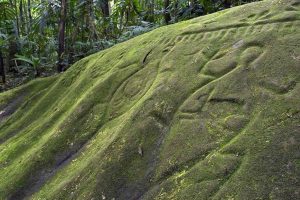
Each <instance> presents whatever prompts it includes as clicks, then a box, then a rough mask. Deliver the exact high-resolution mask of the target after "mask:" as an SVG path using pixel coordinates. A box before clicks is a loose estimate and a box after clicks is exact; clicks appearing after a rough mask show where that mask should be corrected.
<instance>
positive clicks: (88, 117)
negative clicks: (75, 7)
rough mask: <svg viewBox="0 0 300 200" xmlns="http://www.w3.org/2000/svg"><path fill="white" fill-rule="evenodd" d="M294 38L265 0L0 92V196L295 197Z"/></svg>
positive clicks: (295, 30)
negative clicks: (57, 73) (51, 75)
mask: <svg viewBox="0 0 300 200" xmlns="http://www.w3.org/2000/svg"><path fill="white" fill-rule="evenodd" d="M299 41H300V2H299V1H295V0H267V1H262V2H258V3H252V4H248V5H245V6H240V7H236V8H232V9H228V10H224V11H221V12H218V13H215V14H211V15H207V16H204V17H200V18H196V19H192V20H189V21H185V22H181V23H178V24H175V25H170V26H166V27H162V28H159V29H157V30H154V31H152V32H150V33H146V34H144V35H141V36H139V37H136V38H134V39H132V40H129V41H127V42H124V43H121V44H119V45H116V46H114V47H112V48H110V49H107V50H105V51H102V52H99V53H96V54H94V55H91V56H89V57H87V58H84V59H82V60H80V61H79V62H77V63H76V64H74V65H73V66H72V67H71V68H70V69H69V70H68V71H66V72H65V73H63V74H60V75H57V76H54V77H50V78H43V79H37V80H35V81H32V82H30V83H29V84H27V85H24V86H22V87H20V88H17V89H14V90H11V91H8V92H5V93H2V94H0V199H13V200H16V199H24V198H25V199H51V200H53V199H80V200H81V199H126V200H127V199H184V200H187V199H241V200H244V199H300V177H299V176H300V148H299V147H300V143H299V140H300V85H299V81H300V42H299Z"/></svg>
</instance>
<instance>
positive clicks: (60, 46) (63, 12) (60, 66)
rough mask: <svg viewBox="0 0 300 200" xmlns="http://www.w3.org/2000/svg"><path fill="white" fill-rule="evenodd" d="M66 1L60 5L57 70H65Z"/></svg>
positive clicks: (62, 0)
mask: <svg viewBox="0 0 300 200" xmlns="http://www.w3.org/2000/svg"><path fill="white" fill-rule="evenodd" d="M66 1H67V0H61V7H60V20H59V29H58V63H57V71H58V72H62V71H63V70H64V64H63V54H64V52H65V29H66V14H67V8H66V5H67V4H66Z"/></svg>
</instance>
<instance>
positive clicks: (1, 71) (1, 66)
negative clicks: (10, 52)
mask: <svg viewBox="0 0 300 200" xmlns="http://www.w3.org/2000/svg"><path fill="white" fill-rule="evenodd" d="M0 74H1V76H2V83H3V84H5V81H6V80H5V67H4V60H3V56H2V51H1V50H0Z"/></svg>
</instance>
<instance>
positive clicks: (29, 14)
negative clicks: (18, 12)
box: [27, 0, 32, 28]
mask: <svg viewBox="0 0 300 200" xmlns="http://www.w3.org/2000/svg"><path fill="white" fill-rule="evenodd" d="M27 12H28V18H29V20H28V22H29V24H28V25H29V26H28V27H29V28H30V27H31V24H32V15H31V2H30V0H27Z"/></svg>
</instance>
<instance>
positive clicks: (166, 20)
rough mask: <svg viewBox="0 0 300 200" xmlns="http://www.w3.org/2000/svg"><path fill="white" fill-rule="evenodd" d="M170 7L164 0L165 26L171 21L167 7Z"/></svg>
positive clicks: (168, 1)
mask: <svg viewBox="0 0 300 200" xmlns="http://www.w3.org/2000/svg"><path fill="white" fill-rule="evenodd" d="M169 6H170V0H164V20H165V23H166V24H169V22H170V21H171V15H170V12H169V9H168V7H169Z"/></svg>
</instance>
